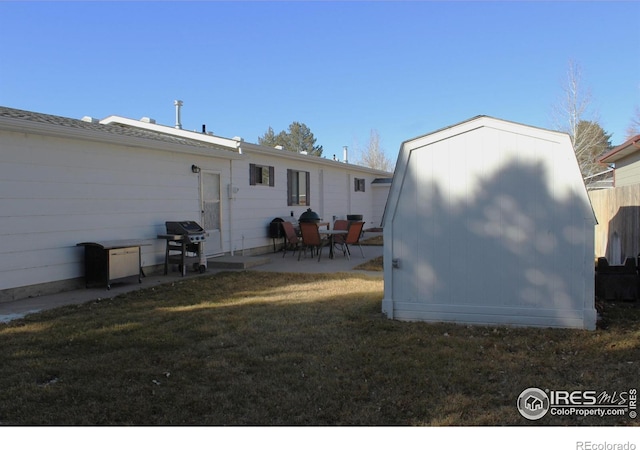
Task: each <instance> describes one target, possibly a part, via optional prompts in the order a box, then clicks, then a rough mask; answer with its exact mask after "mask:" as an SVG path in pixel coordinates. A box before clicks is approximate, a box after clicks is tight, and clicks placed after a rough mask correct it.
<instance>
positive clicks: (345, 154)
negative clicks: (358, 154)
mask: <svg viewBox="0 0 640 450" xmlns="http://www.w3.org/2000/svg"><path fill="white" fill-rule="evenodd" d="M342 159H343V161H344V162H345V163H348V162H349V148H348V147H347V146H346V145H345V146H344V147H342Z"/></svg>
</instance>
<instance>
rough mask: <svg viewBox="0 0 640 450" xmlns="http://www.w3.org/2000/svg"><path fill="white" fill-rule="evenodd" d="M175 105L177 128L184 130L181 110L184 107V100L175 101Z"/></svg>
mask: <svg viewBox="0 0 640 450" xmlns="http://www.w3.org/2000/svg"><path fill="white" fill-rule="evenodd" d="M173 104H174V105H175V107H176V128H177V129H179V130H182V123H181V122H180V108H181V107H182V100H174V102H173Z"/></svg>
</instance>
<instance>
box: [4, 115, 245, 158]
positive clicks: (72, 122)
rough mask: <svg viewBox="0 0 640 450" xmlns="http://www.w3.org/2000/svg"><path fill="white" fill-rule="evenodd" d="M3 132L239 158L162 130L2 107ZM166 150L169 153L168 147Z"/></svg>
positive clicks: (222, 148) (223, 148) (218, 147)
mask: <svg viewBox="0 0 640 450" xmlns="http://www.w3.org/2000/svg"><path fill="white" fill-rule="evenodd" d="M0 128H5V129H16V130H24V129H27V130H29V131H31V132H34V133H41V134H54V135H60V136H67V135H78V136H83V137H85V138H90V139H94V140H101V141H103V140H106V141H112V140H114V139H115V140H117V139H118V138H124V139H126V143H127V144H130V145H133V144H135V143H142V141H146V145H147V146H148V145H149V142H148V141H155V142H156V143H162V144H169V145H170V146H172V147H173V148H175V146H180V147H184V148H190V149H200V152H196V153H201V152H204V153H209V152H210V151H214V150H215V151H217V152H220V151H222V152H224V153H228V155H229V156H231V155H233V154H234V153H235V154H237V150H236V148H235V146H233V147H230V146H225V145H221V144H215V143H212V142H205V141H202V140H200V139H191V138H188V137H185V136H176V135H175V134H173V133H166V132H161V131H160V130H154V129H144V128H141V127H133V126H128V125H127V124H123V123H118V122H115V121H114V122H111V123H99V122H97V121H94V120H92V119H90V118H87V120H80V119H71V118H67V117H61V116H54V115H51V114H43V113H37V112H32V111H24V110H20V109H13V108H7V107H3V106H0ZM121 142H122V141H121ZM154 147H158V145H157V144H154ZM163 149H166V147H164V148H163ZM224 153H223V154H224Z"/></svg>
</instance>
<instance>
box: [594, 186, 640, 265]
mask: <svg viewBox="0 0 640 450" xmlns="http://www.w3.org/2000/svg"><path fill="white" fill-rule="evenodd" d="M589 197H590V198H591V204H592V205H593V210H594V212H595V214H596V219H597V220H598V225H596V228H595V256H596V257H602V256H604V257H606V258H607V260H608V261H609V264H622V263H624V261H625V259H626V258H635V257H637V256H638V254H640V184H637V185H633V186H624V187H619V188H614V189H602V190H597V191H589Z"/></svg>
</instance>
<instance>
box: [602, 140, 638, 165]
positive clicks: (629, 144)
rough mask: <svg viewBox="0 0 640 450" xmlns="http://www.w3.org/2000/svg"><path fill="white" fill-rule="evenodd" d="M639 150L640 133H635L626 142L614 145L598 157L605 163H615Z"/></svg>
mask: <svg viewBox="0 0 640 450" xmlns="http://www.w3.org/2000/svg"><path fill="white" fill-rule="evenodd" d="M637 151H640V134H638V135H635V136H634V137H632V138H631V139H629V140H628V141H626V142H625V143H623V144H621V145H618V146H617V147H614V148H613V149H611V150H610V151H608V152H607V153H605V154H604V155H602V156H601V157H600V158H598V161H599V162H601V163H604V164H609V163H614V162H616V161H618V160H621V159H622V158H625V157H627V156H629V155H631V154H632V153H635V152H637Z"/></svg>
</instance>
